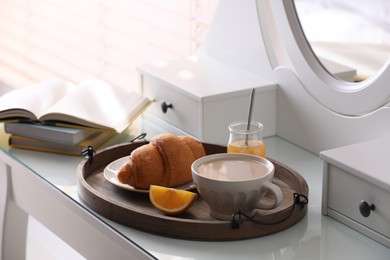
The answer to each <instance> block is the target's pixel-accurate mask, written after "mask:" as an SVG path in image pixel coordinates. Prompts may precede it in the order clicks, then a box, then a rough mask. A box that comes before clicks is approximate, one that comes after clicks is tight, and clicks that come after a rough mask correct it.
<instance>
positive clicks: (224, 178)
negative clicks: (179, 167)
mask: <svg viewBox="0 0 390 260" xmlns="http://www.w3.org/2000/svg"><path fill="white" fill-rule="evenodd" d="M191 170H192V177H193V179H194V182H195V185H196V188H197V190H198V192H199V194H200V195H201V196H202V198H203V199H204V200H205V201H206V202H207V203H208V205H209V206H210V214H211V215H212V216H213V217H215V218H218V219H224V220H225V219H231V217H232V215H233V214H234V213H236V212H238V211H240V212H243V213H245V214H247V215H249V216H253V215H254V214H255V211H256V208H259V209H272V208H276V207H277V206H279V205H280V203H281V202H282V199H283V193H282V191H281V189H280V188H279V187H278V186H277V185H275V184H273V183H272V182H271V181H272V178H273V175H274V171H275V167H274V165H273V164H272V162H271V161H269V160H267V159H265V158H261V157H258V156H254V155H249V154H235V153H222V154H213V155H207V156H204V157H202V158H199V159H198V160H196V161H195V162H194V163H193V164H192V167H191ZM267 192H270V193H272V194H273V195H274V197H275V199H274V202H273V203H266V202H264V201H263V198H264V196H265V194H266V193H267Z"/></svg>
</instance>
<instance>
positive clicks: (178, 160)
mask: <svg viewBox="0 0 390 260" xmlns="http://www.w3.org/2000/svg"><path fill="white" fill-rule="evenodd" d="M205 155H206V152H205V150H204V148H203V145H202V143H200V142H199V141H198V140H196V139H195V138H193V137H190V136H176V135H173V134H160V135H156V136H154V137H153V138H151V140H150V142H149V144H146V145H143V146H140V147H138V148H137V149H135V150H134V151H132V153H131V154H130V157H129V161H128V162H127V163H126V164H125V165H123V166H122V167H121V168H120V169H119V171H118V175H117V177H118V180H119V182H121V183H125V184H129V185H131V186H133V187H134V188H136V189H149V186H150V185H160V186H164V187H175V186H179V185H182V184H185V183H187V182H189V181H191V180H192V174H191V164H192V163H193V162H194V161H195V160H196V159H198V158H200V157H202V156H205Z"/></svg>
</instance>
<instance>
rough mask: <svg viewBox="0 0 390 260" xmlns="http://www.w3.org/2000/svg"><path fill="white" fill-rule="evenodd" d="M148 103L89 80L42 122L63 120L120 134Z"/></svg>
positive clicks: (137, 96) (52, 109)
mask: <svg viewBox="0 0 390 260" xmlns="http://www.w3.org/2000/svg"><path fill="white" fill-rule="evenodd" d="M148 103H149V100H148V99H147V98H146V97H143V96H142V95H141V94H139V93H135V92H127V91H125V90H123V89H121V88H119V87H114V86H111V85H110V84H108V83H106V82H104V81H101V80H88V81H84V82H82V83H80V84H79V85H78V86H77V87H76V88H74V89H72V90H71V91H69V92H68V93H67V95H66V96H64V97H63V98H62V99H61V100H60V101H58V102H57V103H56V104H55V105H54V106H52V107H51V108H50V109H49V110H48V111H47V114H46V115H45V116H44V117H43V118H42V119H44V120H63V121H67V122H73V123H77V124H81V125H86V126H90V127H94V128H106V129H110V130H114V131H116V132H118V133H119V132H121V131H123V130H124V128H125V127H126V126H127V125H128V123H129V122H130V120H131V119H133V118H134V117H135V116H136V115H137V114H138V113H139V111H140V110H141V109H142V108H143V107H144V106H145V105H146V104H148ZM60 115H61V116H60Z"/></svg>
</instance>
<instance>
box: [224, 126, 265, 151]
mask: <svg viewBox="0 0 390 260" xmlns="http://www.w3.org/2000/svg"><path fill="white" fill-rule="evenodd" d="M229 131H230V136H229V143H228V146H227V152H228V153H247V154H253V155H257V156H260V157H263V158H266V156H267V154H266V147H265V144H264V142H263V134H262V132H263V124H261V123H259V122H256V121H251V122H250V125H249V127H248V122H244V121H238V122H234V123H231V124H230V125H229Z"/></svg>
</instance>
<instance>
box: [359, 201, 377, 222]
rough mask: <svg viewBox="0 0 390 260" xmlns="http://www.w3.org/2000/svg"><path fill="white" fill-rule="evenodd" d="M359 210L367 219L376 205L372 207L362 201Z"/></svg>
mask: <svg viewBox="0 0 390 260" xmlns="http://www.w3.org/2000/svg"><path fill="white" fill-rule="evenodd" d="M359 210H360V214H362V216H363V217H365V218H366V217H368V216H370V213H371V211H374V210H375V205H374V204H371V205H370V204H368V203H367V201H365V200H362V201H361V202H360V203H359Z"/></svg>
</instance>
